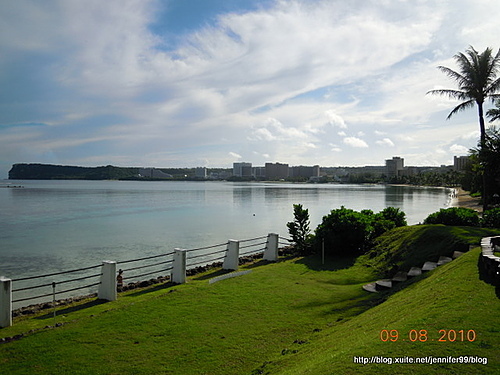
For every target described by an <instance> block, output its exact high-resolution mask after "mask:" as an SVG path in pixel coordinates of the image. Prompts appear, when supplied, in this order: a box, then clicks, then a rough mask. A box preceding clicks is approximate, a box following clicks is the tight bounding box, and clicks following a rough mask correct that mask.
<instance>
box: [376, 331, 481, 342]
mask: <svg viewBox="0 0 500 375" xmlns="http://www.w3.org/2000/svg"><path fill="white" fill-rule="evenodd" d="M379 337H380V340H381V341H383V342H396V341H409V342H427V341H436V342H473V341H475V340H476V337H477V335H476V331H475V330H473V329H469V330H465V329H459V330H455V329H440V330H437V331H434V332H431V331H428V330H426V329H419V330H417V329H410V330H409V331H407V332H400V331H399V330H397V329H390V330H389V329H383V330H381V331H380V334H379Z"/></svg>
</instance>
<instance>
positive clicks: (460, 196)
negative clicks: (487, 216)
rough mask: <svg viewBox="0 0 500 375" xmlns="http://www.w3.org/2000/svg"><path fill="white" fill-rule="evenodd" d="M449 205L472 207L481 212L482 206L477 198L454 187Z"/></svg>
mask: <svg viewBox="0 0 500 375" xmlns="http://www.w3.org/2000/svg"><path fill="white" fill-rule="evenodd" d="M450 206H451V207H465V208H472V209H473V210H476V211H478V212H483V206H482V205H481V204H480V202H479V198H474V197H471V196H470V195H469V192H468V191H465V190H463V189H462V188H456V189H455V195H454V196H453V197H452V199H451V204H450Z"/></svg>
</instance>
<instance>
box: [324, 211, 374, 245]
mask: <svg viewBox="0 0 500 375" xmlns="http://www.w3.org/2000/svg"><path fill="white" fill-rule="evenodd" d="M371 216H372V215H369V214H367V212H365V213H361V212H357V211H354V210H351V209H348V208H345V207H344V206H342V207H341V208H338V209H336V210H332V211H330V214H328V215H326V216H323V221H322V223H321V224H319V225H318V227H317V228H316V237H315V238H316V241H315V242H316V247H317V248H319V246H321V243H322V241H323V240H324V241H325V248H327V249H331V250H333V251H334V252H335V254H337V255H353V254H361V253H363V252H364V250H365V248H366V245H367V244H368V243H369V240H370V237H371V233H372V232H373V227H372V226H371V223H372V220H371Z"/></svg>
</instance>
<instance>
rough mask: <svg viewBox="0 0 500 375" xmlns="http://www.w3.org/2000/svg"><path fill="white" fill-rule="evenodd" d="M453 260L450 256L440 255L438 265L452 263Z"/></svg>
mask: <svg viewBox="0 0 500 375" xmlns="http://www.w3.org/2000/svg"><path fill="white" fill-rule="evenodd" d="M452 260H453V259H451V258H450V257H444V256H440V257H439V259H438V262H437V265H438V266H442V265H443V264H446V263H450V262H451V261H452Z"/></svg>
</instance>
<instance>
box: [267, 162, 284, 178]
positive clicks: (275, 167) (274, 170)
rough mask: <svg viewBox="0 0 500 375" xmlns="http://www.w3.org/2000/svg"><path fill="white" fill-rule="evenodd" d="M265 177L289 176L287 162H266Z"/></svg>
mask: <svg viewBox="0 0 500 375" xmlns="http://www.w3.org/2000/svg"><path fill="white" fill-rule="evenodd" d="M265 168H266V178H270V179H275V178H287V177H288V176H289V172H288V164H281V163H266V166H265Z"/></svg>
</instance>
